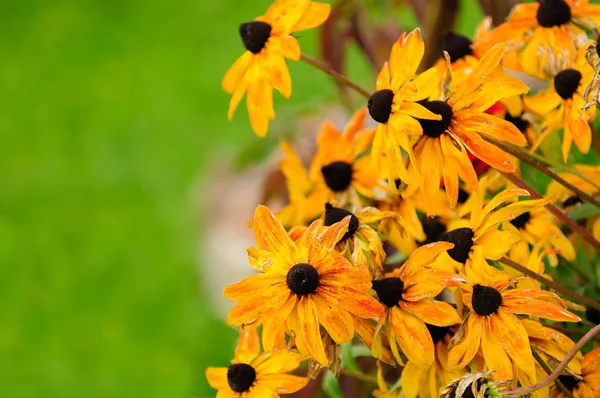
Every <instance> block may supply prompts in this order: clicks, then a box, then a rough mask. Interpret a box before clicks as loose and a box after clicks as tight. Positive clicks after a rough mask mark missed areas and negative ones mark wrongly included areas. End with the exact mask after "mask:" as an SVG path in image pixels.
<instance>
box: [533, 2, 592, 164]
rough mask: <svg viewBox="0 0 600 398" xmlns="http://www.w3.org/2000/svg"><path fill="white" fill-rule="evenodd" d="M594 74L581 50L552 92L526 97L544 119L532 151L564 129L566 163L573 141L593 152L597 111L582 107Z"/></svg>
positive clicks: (556, 81) (555, 80)
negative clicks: (550, 135)
mask: <svg viewBox="0 0 600 398" xmlns="http://www.w3.org/2000/svg"><path fill="white" fill-rule="evenodd" d="M598 7H599V9H600V6H598ZM593 75H594V70H593V69H592V67H591V66H589V65H588V64H587V62H586V61H585V56H584V52H583V50H580V51H579V52H578V54H577V59H576V60H575V65H571V67H569V68H563V69H561V70H560V72H558V73H557V74H556V76H554V79H553V81H552V84H551V86H550V87H549V88H548V89H546V90H542V91H539V92H537V93H536V94H534V95H532V96H529V97H525V99H524V101H525V106H526V107H527V108H528V109H530V110H531V112H534V113H536V114H538V115H540V116H543V117H544V122H543V123H542V126H541V128H542V133H541V134H540V136H539V137H538V139H537V141H536V143H535V145H534V146H533V148H532V149H536V148H537V147H538V146H539V145H540V144H541V143H542V141H543V140H544V139H545V138H546V137H547V136H548V135H549V134H550V133H552V132H556V131H557V130H560V129H563V131H564V136H563V141H562V155H563V159H564V161H565V162H566V161H567V158H568V157H569V151H570V150H571V145H572V143H573V142H575V146H577V149H579V151H580V152H581V153H587V152H588V151H589V149H590V144H591V142H592V131H591V129H590V126H589V122H590V120H593V118H594V117H595V114H596V113H595V111H596V108H591V109H587V110H583V109H582V108H583V107H584V105H585V104H586V102H587V100H586V99H585V98H584V97H583V92H584V90H585V85H586V82H589V81H591V79H592V77H593Z"/></svg>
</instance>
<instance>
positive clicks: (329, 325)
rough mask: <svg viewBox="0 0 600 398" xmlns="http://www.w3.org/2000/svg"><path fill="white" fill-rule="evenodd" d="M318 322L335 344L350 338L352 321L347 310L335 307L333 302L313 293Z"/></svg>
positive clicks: (352, 332) (352, 331) (352, 329)
mask: <svg viewBox="0 0 600 398" xmlns="http://www.w3.org/2000/svg"><path fill="white" fill-rule="evenodd" d="M312 300H313V301H314V303H315V308H316V311H317V314H318V317H319V322H320V323H321V325H323V327H324V328H325V330H327V332H328V333H329V335H330V336H331V338H332V339H333V341H335V342H336V343H337V344H342V343H343V342H346V341H350V340H352V336H354V322H353V320H352V316H351V315H350V314H349V313H348V311H346V310H344V309H340V308H337V307H336V306H335V303H334V302H328V300H326V299H324V298H323V297H321V296H319V295H318V294H315V295H313V296H312Z"/></svg>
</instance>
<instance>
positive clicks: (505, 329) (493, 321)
mask: <svg viewBox="0 0 600 398" xmlns="http://www.w3.org/2000/svg"><path fill="white" fill-rule="evenodd" d="M490 329H491V332H492V335H493V336H494V338H495V339H496V340H497V341H498V343H499V344H500V345H501V346H502V347H504V349H505V350H506V352H507V353H508V355H509V356H510V358H511V359H512V361H513V362H514V363H515V365H517V366H518V367H519V368H520V369H521V370H522V371H523V372H525V373H526V374H527V375H528V376H529V377H530V378H535V360H534V359H533V355H532V353H531V348H530V346H529V336H528V335H527V330H525V327H524V326H523V324H522V323H521V321H520V320H519V318H517V317H516V316H515V315H513V314H511V313H508V312H505V311H503V310H498V311H497V312H496V313H495V314H494V315H492V316H491V317H490Z"/></svg>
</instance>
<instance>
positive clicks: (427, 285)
mask: <svg viewBox="0 0 600 398" xmlns="http://www.w3.org/2000/svg"><path fill="white" fill-rule="evenodd" d="M463 282H465V280H464V279H463V278H462V277H461V276H459V275H456V274H453V273H452V272H448V271H444V270H441V269H429V268H424V269H421V270H419V271H417V272H414V273H412V274H411V275H410V276H409V277H408V278H406V280H404V293H403V294H402V297H403V298H404V299H405V300H407V301H418V300H421V299H424V298H427V297H435V296H437V295H438V294H440V292H441V291H442V290H444V288H446V287H452V286H458V285H460V284H461V283H463Z"/></svg>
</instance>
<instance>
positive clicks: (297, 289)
mask: <svg viewBox="0 0 600 398" xmlns="http://www.w3.org/2000/svg"><path fill="white" fill-rule="evenodd" d="M285 282H286V283H287V285H288V288H289V289H290V290H291V291H292V292H293V293H295V294H297V295H299V296H307V295H309V294H312V293H314V292H315V291H316V290H317V287H318V286H319V273H318V272H317V270H316V269H315V267H313V266H312V265H310V264H307V263H300V264H296V265H294V266H293V267H292V268H290V270H289V271H288V273H287V277H286V278H285Z"/></svg>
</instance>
